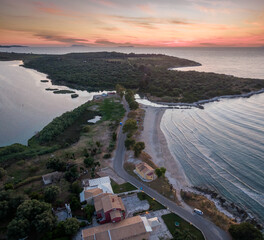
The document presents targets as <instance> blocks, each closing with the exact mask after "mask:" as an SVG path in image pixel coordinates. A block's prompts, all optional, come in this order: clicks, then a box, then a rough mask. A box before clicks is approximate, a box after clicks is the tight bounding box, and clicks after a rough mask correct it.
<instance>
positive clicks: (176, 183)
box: [140, 105, 189, 192]
mask: <svg viewBox="0 0 264 240" xmlns="http://www.w3.org/2000/svg"><path fill="white" fill-rule="evenodd" d="M141 108H142V109H144V110H145V119H144V130H143V131H142V132H141V135H140V140H141V141H144V142H145V145H146V148H145V151H146V152H147V153H148V154H149V155H150V156H151V157H152V161H153V162H154V163H155V164H156V165H158V166H159V167H165V168H166V169H167V171H166V177H167V178H168V179H169V181H170V183H171V184H172V185H173V187H174V188H175V189H176V190H178V191H177V192H179V191H180V189H183V188H186V187H187V186H188V185H189V183H188V180H187V178H186V176H185V174H184V171H183V169H182V167H181V166H180V164H179V163H177V161H176V160H175V159H174V158H173V156H172V155H171V152H170V150H169V148H168V144H167V140H166V138H165V136H164V134H163V132H162V130H161V128H160V123H161V119H162V117H163V114H164V112H165V110H166V109H164V108H155V107H150V106H145V105H142V106H141Z"/></svg>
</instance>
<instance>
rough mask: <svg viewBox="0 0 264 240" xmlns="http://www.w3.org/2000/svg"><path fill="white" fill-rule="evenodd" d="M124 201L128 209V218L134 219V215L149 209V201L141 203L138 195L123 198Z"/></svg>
mask: <svg viewBox="0 0 264 240" xmlns="http://www.w3.org/2000/svg"><path fill="white" fill-rule="evenodd" d="M122 201H123V203H124V205H125V208H126V217H132V216H133V213H136V212H142V211H146V210H148V209H149V203H148V201H147V200H143V201H141V200H140V199H139V198H138V197H137V194H136V193H134V194H131V195H127V196H125V197H122Z"/></svg>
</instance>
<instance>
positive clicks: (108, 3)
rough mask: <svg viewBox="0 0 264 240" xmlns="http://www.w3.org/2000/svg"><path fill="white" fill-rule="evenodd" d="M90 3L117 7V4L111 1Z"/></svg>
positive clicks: (100, 0)
mask: <svg viewBox="0 0 264 240" xmlns="http://www.w3.org/2000/svg"><path fill="white" fill-rule="evenodd" d="M89 1H90V2H93V3H96V4H100V5H103V6H105V7H116V6H117V4H116V3H114V2H112V1H109V0H89Z"/></svg>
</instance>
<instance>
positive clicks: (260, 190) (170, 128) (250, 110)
mask: <svg viewBox="0 0 264 240" xmlns="http://www.w3.org/2000/svg"><path fill="white" fill-rule="evenodd" d="M204 107H205V109H204V110H201V109H198V108H193V109H180V110H178V109H168V110H166V111H165V113H164V115H163V118H162V121H161V130H162V131H163V133H164V134H165V137H166V140H167V142H168V145H169V149H170V151H171V153H172V154H173V156H174V157H175V159H176V160H177V161H178V162H179V163H180V164H181V166H182V167H183V169H184V171H185V174H186V176H187V177H188V179H189V181H190V183H191V184H192V185H194V186H201V187H208V188H211V189H213V190H216V191H217V192H219V193H221V194H222V195H223V196H224V197H225V198H226V199H228V200H229V201H231V202H235V203H236V204H238V205H240V206H241V207H242V208H245V209H249V210H250V211H251V212H252V213H254V214H257V215H258V216H259V217H260V218H261V219H262V221H264V186H263V184H264V157H263V156H264V111H263V109H264V94H259V95H254V96H252V97H250V98H237V99H225V100H221V101H220V102H213V103H208V104H205V105H204Z"/></svg>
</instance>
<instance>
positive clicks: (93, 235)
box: [82, 216, 152, 240]
mask: <svg viewBox="0 0 264 240" xmlns="http://www.w3.org/2000/svg"><path fill="white" fill-rule="evenodd" d="M145 220H146V219H145ZM147 222H148V221H147V220H146V223H147ZM146 223H145V221H144V217H140V216H135V217H131V218H127V219H124V220H123V221H121V222H118V223H107V224H104V225H100V226H97V227H93V228H88V229H85V230H83V231H82V236H83V239H84V240H95V239H96V240H110V239H111V240H121V239H135V238H136V237H137V236H140V235H143V234H146V233H147V232H149V231H152V230H151V227H150V226H149V225H148V226H145V224H146Z"/></svg>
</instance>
